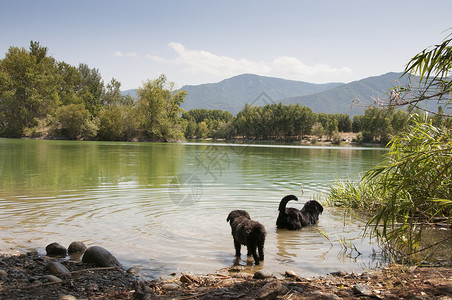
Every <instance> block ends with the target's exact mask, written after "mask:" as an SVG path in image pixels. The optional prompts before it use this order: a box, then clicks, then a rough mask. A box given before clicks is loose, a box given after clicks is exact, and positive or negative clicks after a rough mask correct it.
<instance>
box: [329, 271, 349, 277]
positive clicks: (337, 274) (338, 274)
mask: <svg viewBox="0 0 452 300" xmlns="http://www.w3.org/2000/svg"><path fill="white" fill-rule="evenodd" d="M330 274H331V275H333V276H336V277H344V276H345V275H347V273H346V272H344V271H337V272H331V273H330Z"/></svg>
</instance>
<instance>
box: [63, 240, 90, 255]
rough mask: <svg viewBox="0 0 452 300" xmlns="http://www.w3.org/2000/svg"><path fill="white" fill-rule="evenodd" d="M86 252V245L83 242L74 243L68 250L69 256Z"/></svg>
mask: <svg viewBox="0 0 452 300" xmlns="http://www.w3.org/2000/svg"><path fill="white" fill-rule="evenodd" d="M85 250H86V245H85V244H84V243H83V242H77V241H75V242H72V243H71V244H70V245H69V247H68V248H67V252H68V253H69V254H72V253H80V252H85Z"/></svg>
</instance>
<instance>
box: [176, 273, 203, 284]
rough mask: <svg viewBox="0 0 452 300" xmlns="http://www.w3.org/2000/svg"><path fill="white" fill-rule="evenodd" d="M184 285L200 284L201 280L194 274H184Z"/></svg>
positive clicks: (182, 279)
mask: <svg viewBox="0 0 452 300" xmlns="http://www.w3.org/2000/svg"><path fill="white" fill-rule="evenodd" d="M179 280H180V281H181V282H183V283H193V282H199V278H198V277H197V276H196V275H193V274H189V273H188V274H183V275H182V276H181V277H180V279H179Z"/></svg>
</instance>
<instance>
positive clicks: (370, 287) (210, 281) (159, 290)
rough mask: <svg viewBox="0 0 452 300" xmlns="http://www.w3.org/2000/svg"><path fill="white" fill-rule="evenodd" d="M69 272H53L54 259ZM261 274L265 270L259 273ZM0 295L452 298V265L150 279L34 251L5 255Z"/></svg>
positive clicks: (65, 299) (66, 299)
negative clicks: (357, 271)
mask: <svg viewBox="0 0 452 300" xmlns="http://www.w3.org/2000/svg"><path fill="white" fill-rule="evenodd" d="M54 262H58V263H59V264H61V265H63V266H64V267H66V268H67V269H68V270H69V273H66V274H59V275H53V273H52V272H51V271H50V270H49V268H48V265H49V263H54ZM258 273H259V274H258ZM0 298H4V299H61V300H71V299H72V300H73V299H104V298H108V299H400V298H415V299H444V300H445V299H452V268H450V267H416V266H411V267H408V266H402V265H391V266H388V267H384V268H382V269H380V270H375V271H367V272H363V273H361V274H355V273H345V272H335V273H332V274H329V275H326V276H316V277H310V278H306V277H302V276H299V275H298V274H295V273H294V272H291V271H290V270H287V271H286V274H285V276H284V277H283V278H277V277H276V276H275V274H271V273H269V272H266V271H265V270H260V271H257V272H256V273H255V274H254V276H253V274H249V273H246V272H243V269H241V268H225V269H222V270H217V272H216V273H214V274H205V275H193V274H192V273H190V272H187V273H184V272H182V273H181V274H180V275H178V274H174V276H173V277H171V278H159V279H157V280H145V279H142V278H141V277H140V275H139V274H136V273H135V270H134V268H133V267H132V268H129V269H128V270H125V269H124V267H122V266H120V267H96V266H93V265H90V264H86V263H81V262H74V261H69V260H65V259H61V258H55V257H49V256H45V255H40V254H38V253H37V252H28V253H26V254H19V255H3V254H1V255H0Z"/></svg>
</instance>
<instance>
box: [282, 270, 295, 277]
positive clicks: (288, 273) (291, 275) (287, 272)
mask: <svg viewBox="0 0 452 300" xmlns="http://www.w3.org/2000/svg"><path fill="white" fill-rule="evenodd" d="M284 275H285V276H286V277H298V274H297V273H295V272H294V271H292V270H286V272H285V273H284Z"/></svg>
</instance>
